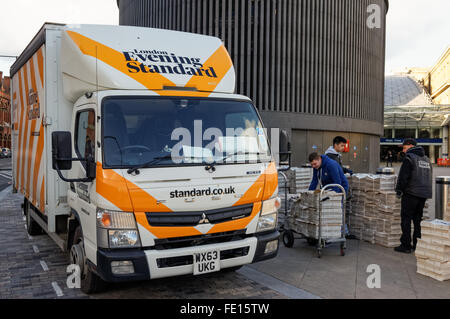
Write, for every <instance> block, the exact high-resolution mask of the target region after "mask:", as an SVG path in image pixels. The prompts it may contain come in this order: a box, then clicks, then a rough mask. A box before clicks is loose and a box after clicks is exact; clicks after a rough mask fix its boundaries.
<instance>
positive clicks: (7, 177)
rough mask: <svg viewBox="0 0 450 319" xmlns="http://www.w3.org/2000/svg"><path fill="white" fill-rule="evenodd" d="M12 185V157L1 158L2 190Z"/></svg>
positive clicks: (0, 182)
mask: <svg viewBox="0 0 450 319" xmlns="http://www.w3.org/2000/svg"><path fill="white" fill-rule="evenodd" d="M9 185H11V159H10V158H2V159H0V192H1V191H2V190H4V189H5V188H6V187H8V186H9Z"/></svg>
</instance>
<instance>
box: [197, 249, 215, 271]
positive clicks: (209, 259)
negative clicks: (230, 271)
mask: <svg viewBox="0 0 450 319" xmlns="http://www.w3.org/2000/svg"><path fill="white" fill-rule="evenodd" d="M219 270H220V251H218V250H212V251H205V252H201V253H197V254H194V275H201V274H206V273H209V272H214V271H219Z"/></svg>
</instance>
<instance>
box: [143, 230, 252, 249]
mask: <svg viewBox="0 0 450 319" xmlns="http://www.w3.org/2000/svg"><path fill="white" fill-rule="evenodd" d="M245 232H246V229H240V230H235V231H229V232H222V233H213V234H205V235H197V236H187V237H174V238H164V239H155V246H153V247H152V248H151V249H156V250H164V249H175V248H184V247H192V246H201V245H210V244H220V243H225V242H231V241H235V240H242V239H245V238H246V237H247V235H246V234H245Z"/></svg>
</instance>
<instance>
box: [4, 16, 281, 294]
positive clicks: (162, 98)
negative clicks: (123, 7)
mask: <svg viewBox="0 0 450 319" xmlns="http://www.w3.org/2000/svg"><path fill="white" fill-rule="evenodd" d="M11 76H12V89H11V90H12V91H11V93H12V97H13V106H12V107H13V109H12V123H13V125H14V126H13V131H14V133H13V184H14V190H15V191H18V192H20V193H22V194H23V195H24V204H23V209H24V214H25V215H26V220H27V229H28V232H29V234H30V235H36V234H40V233H43V232H44V231H45V232H46V233H47V234H48V235H49V236H50V237H51V238H52V239H53V240H55V242H56V243H57V244H58V245H59V246H60V247H61V249H63V250H68V251H70V258H71V262H72V263H73V264H76V265H78V266H79V271H80V274H81V288H82V290H83V291H84V292H87V293H90V292H94V291H96V290H98V289H99V287H100V284H101V283H102V282H103V281H109V282H119V281H131V280H145V279H153V278H161V277H168V276H176V275H182V274H194V275H197V274H203V273H208V272H212V271H220V270H226V269H228V270H230V269H236V268H238V267H240V266H241V265H244V264H249V263H252V262H256V261H260V260H264V259H268V258H272V257H275V256H276V254H277V251H278V237H279V233H278V231H277V228H276V225H277V212H278V207H279V204H280V203H279V198H278V197H277V192H278V187H277V168H276V165H275V161H274V156H273V155H272V154H271V152H270V149H269V147H268V141H267V137H266V132H265V130H264V128H263V125H262V122H261V119H260V117H259V115H258V112H257V110H256V109H255V107H254V106H253V105H252V102H251V101H250V99H249V98H247V97H245V96H241V95H236V94H234V90H235V71H234V68H233V65H232V62H231V59H230V57H229V55H228V53H227V51H226V49H225V47H224V45H223V43H222V42H221V41H220V40H219V39H218V38H215V37H209V36H203V35H197V34H191V33H183V32H175V31H168V30H160V29H151V28H138V27H125V26H100V25H61V24H50V23H47V24H45V25H44V26H43V27H42V28H41V30H40V31H39V32H38V34H37V35H36V36H35V37H34V39H33V40H32V41H31V43H30V44H29V45H28V46H27V47H26V49H25V50H24V52H23V53H22V54H21V55H20V57H19V58H18V59H17V61H16V63H15V64H14V65H13V66H12V68H11ZM281 137H282V138H280V141H281V143H282V144H283V145H282V148H285V144H286V145H287V142H286V138H287V136H286V133H285V132H283V133H282V134H281ZM282 157H286V156H285V155H282ZM102 280H103V281H102Z"/></svg>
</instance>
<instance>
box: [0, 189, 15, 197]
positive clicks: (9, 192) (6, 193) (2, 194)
mask: <svg viewBox="0 0 450 319" xmlns="http://www.w3.org/2000/svg"><path fill="white" fill-rule="evenodd" d="M11 193H12V186H8V187H6V188H5V189H4V190H2V191H1V192H0V200H3V198H5V197H6V196H7V195H9V194H11Z"/></svg>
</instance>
